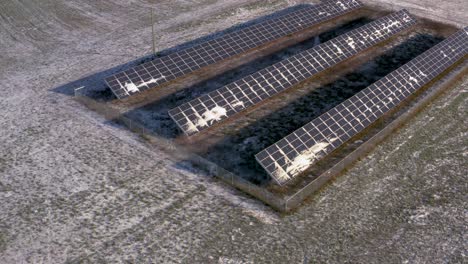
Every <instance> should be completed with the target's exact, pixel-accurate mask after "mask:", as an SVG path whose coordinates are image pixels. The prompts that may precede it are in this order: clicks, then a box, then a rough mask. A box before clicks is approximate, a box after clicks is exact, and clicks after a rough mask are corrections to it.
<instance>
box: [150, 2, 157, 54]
mask: <svg viewBox="0 0 468 264" xmlns="http://www.w3.org/2000/svg"><path fill="white" fill-rule="evenodd" d="M151 39H152V40H153V56H154V57H156V39H155V36H154V11H153V8H151Z"/></svg>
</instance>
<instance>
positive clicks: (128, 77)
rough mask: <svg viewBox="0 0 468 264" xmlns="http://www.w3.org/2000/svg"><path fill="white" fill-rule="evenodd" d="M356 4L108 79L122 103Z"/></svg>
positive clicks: (309, 12) (317, 8) (325, 8)
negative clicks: (123, 99) (124, 99)
mask: <svg viewBox="0 0 468 264" xmlns="http://www.w3.org/2000/svg"><path fill="white" fill-rule="evenodd" d="M361 6H362V4H361V3H360V2H358V1H356V0H340V1H329V2H327V3H323V4H319V5H314V6H310V7H306V8H302V9H300V10H298V11H295V12H292V13H290V14H287V15H283V16H281V17H278V18H276V19H270V20H267V21H265V22H262V23H259V24H256V25H253V26H250V27H246V28H243V29H241V30H238V31H235V32H233V33H228V34H225V35H223V36H221V37H218V38H215V39H212V40H209V41H206V42H204V43H202V44H199V45H197V46H194V47H191V48H188V49H184V50H182V51H179V52H175V53H173V54H170V55H168V56H165V57H162V58H158V59H155V60H152V61H150V62H147V63H144V64H141V65H138V66H136V67H134V68H131V69H129V70H126V71H123V72H120V73H117V74H115V75H113V76H110V77H108V78H106V79H105V81H106V83H107V85H108V86H109V88H110V89H111V90H112V92H113V93H114V94H115V96H116V97H117V98H119V99H122V98H125V97H128V96H131V95H133V94H136V93H139V92H142V91H144V90H148V89H151V88H154V87H156V86H158V85H161V84H163V83H165V82H168V81H171V80H173V79H176V78H178V77H180V76H183V75H186V74H189V73H191V72H194V71H196V70H198V69H200V68H202V67H205V66H207V65H210V64H214V63H217V62H219V61H222V60H225V59H227V58H229V57H232V56H235V55H238V54H241V53H243V52H246V51H248V50H250V49H253V48H257V47H259V46H261V45H263V44H266V43H268V42H270V41H273V40H275V39H279V38H281V37H284V36H287V35H289V34H292V33H296V32H299V31H301V30H303V29H306V28H308V27H311V26H313V25H316V24H319V23H321V22H324V21H327V20H331V19H333V18H335V17H338V16H340V15H343V14H345V13H348V12H350V11H352V10H355V9H357V8H360V7H361Z"/></svg>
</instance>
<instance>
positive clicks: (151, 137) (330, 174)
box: [74, 59, 468, 213]
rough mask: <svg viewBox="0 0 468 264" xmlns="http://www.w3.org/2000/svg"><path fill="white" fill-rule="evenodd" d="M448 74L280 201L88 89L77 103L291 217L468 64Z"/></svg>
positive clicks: (445, 87) (465, 70)
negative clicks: (152, 130) (152, 129)
mask: <svg viewBox="0 0 468 264" xmlns="http://www.w3.org/2000/svg"><path fill="white" fill-rule="evenodd" d="M448 71H449V72H448V73H447V74H444V73H443V74H442V75H440V76H438V77H436V78H435V79H434V80H432V81H431V82H429V83H428V84H426V85H425V86H424V87H429V88H428V89H426V90H424V87H423V88H422V89H423V90H424V91H423V92H422V94H420V95H418V96H417V98H415V99H414V100H411V102H413V103H414V105H411V106H409V107H408V108H407V109H404V111H403V112H402V113H398V111H397V113H393V114H394V115H397V117H396V118H395V119H394V120H392V121H391V122H390V123H388V124H387V125H386V126H385V127H383V128H382V129H381V130H380V131H379V132H377V133H376V134H375V135H373V136H372V137H371V138H369V139H368V140H366V141H365V142H363V143H362V144H361V145H360V146H358V147H357V148H356V149H355V150H354V151H352V152H351V153H349V154H347V155H346V156H345V157H343V158H342V159H341V160H340V161H339V162H338V163H336V164H335V165H333V166H332V167H331V168H329V169H328V170H326V171H325V172H324V173H321V174H320V175H319V176H318V177H316V178H315V179H314V180H312V181H310V182H309V183H308V184H306V185H305V186H304V187H302V188H301V189H299V190H298V191H296V192H294V194H292V195H289V196H288V197H285V198H281V197H278V196H277V195H275V194H274V193H272V192H270V191H268V190H266V189H265V188H262V187H261V186H258V185H255V184H253V183H250V182H249V181H247V180H245V179H243V178H241V177H240V176H238V175H236V174H234V173H232V172H230V171H227V170H225V169H224V168H222V167H221V166H219V165H217V164H215V163H213V162H211V161H208V160H206V159H205V158H203V157H201V156H199V155H197V154H194V153H191V152H189V151H187V150H186V149H185V148H184V147H182V146H179V145H177V144H176V143H175V142H173V141H171V140H169V139H166V138H162V137H160V136H158V135H156V134H155V133H153V132H151V131H150V130H148V129H147V128H145V126H144V125H142V124H140V123H138V122H135V121H134V120H132V119H130V118H127V117H125V116H124V115H122V113H121V112H120V111H119V110H118V109H114V108H112V107H110V106H108V105H106V104H103V103H102V102H99V101H96V100H95V99H92V98H90V97H88V96H87V95H86V94H87V93H86V89H85V88H82V89H81V88H79V89H76V90H75V95H74V99H75V100H76V101H78V102H80V103H81V104H83V105H85V106H86V107H87V108H89V109H91V110H93V111H95V112H97V113H99V114H100V115H102V116H103V117H104V118H105V119H106V120H109V121H113V122H120V123H122V124H123V125H125V126H126V127H127V128H129V129H130V130H131V131H133V132H135V133H137V134H139V135H141V136H142V137H143V138H145V139H146V140H148V141H149V142H150V143H152V144H154V143H157V147H158V151H159V150H162V151H164V152H165V153H167V154H169V155H171V156H172V157H173V158H175V159H177V160H179V161H181V160H183V161H190V162H192V163H194V165H197V166H199V167H201V168H202V169H204V170H207V171H208V172H209V174H210V175H213V176H215V177H217V178H218V179H220V180H222V181H223V182H225V183H227V184H229V185H231V186H233V187H235V188H237V189H239V190H241V191H243V192H245V193H247V194H249V195H251V196H253V197H255V198H257V199H259V200H261V201H263V202H264V203H266V204H268V205H269V206H271V207H272V208H274V209H276V210H278V211H279V212H283V213H287V212H291V211H292V210H294V209H296V208H297V207H299V206H300V205H301V204H302V203H303V202H304V201H305V200H306V199H307V198H310V197H311V195H312V194H313V193H315V192H316V191H317V190H318V189H320V188H321V187H322V186H323V185H325V184H327V183H328V182H329V181H330V180H331V179H333V178H335V177H336V176H338V175H340V174H341V173H342V172H343V171H344V170H345V169H347V168H349V166H350V165H352V164H354V163H355V162H356V161H358V160H359V159H361V158H362V157H364V156H365V155H366V154H367V153H368V152H370V151H371V150H372V149H373V148H375V146H376V145H377V144H378V143H380V142H382V141H383V140H384V139H385V138H386V137H387V136H389V135H390V134H391V133H392V132H393V131H395V130H397V129H398V128H400V127H401V126H402V125H405V124H406V123H407V121H408V120H409V119H411V118H412V117H413V116H414V115H415V114H417V113H418V112H419V111H421V110H422V109H424V108H425V107H426V106H427V105H428V104H429V103H430V102H432V101H433V100H434V99H436V98H437V97H438V96H439V95H440V94H442V93H443V92H446V91H447V90H449V89H450V88H452V87H453V86H452V87H451V84H453V83H454V82H458V81H459V80H460V78H461V77H462V76H463V75H464V74H466V73H468V61H466V60H464V59H462V60H461V61H460V62H459V63H457V64H456V65H454V66H453V69H452V68H450V69H449V70H448Z"/></svg>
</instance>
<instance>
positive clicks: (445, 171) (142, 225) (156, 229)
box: [0, 0, 468, 263]
mask: <svg viewBox="0 0 468 264" xmlns="http://www.w3.org/2000/svg"><path fill="white" fill-rule="evenodd" d="M156 2H157V3H156ZM294 3H295V2H294V1H282V0H277V1H255V0H239V1H227V0H197V1H185V0H176V1H144V0H132V1H122V0H112V1H85V0H78V1H52V0H45V1H16V0H14V1H7V2H6V3H2V4H1V5H0V19H1V21H0V49H1V50H0V69H1V70H0V77H1V78H2V85H1V87H2V91H3V96H2V100H0V107H1V109H2V110H1V111H0V212H1V214H0V262H1V263H64V262H68V263H82V262H83V263H106V262H107V263H119V262H130V263H272V262H273V263H285V262H289V263H308V262H310V263H323V262H331V263H342V262H344V261H351V262H359V263H363V262H365V263H375V262H379V263H395V262H397V263H399V262H407V263H428V262H432V263H441V262H442V263H443V262H452V263H457V262H458V263H460V262H463V261H466V233H467V231H466V219H467V213H466V211H467V209H468V206H467V202H466V201H467V199H466V193H468V186H467V178H466V177H467V176H466V171H467V167H468V164H467V160H468V156H467V155H468V151H467V147H468V146H467V144H466V138H467V136H468V135H467V132H466V131H468V120H467V117H466V113H467V107H468V96H467V91H468V80H467V79H466V78H465V80H464V81H463V84H462V85H459V86H457V87H455V88H453V89H452V90H450V91H448V92H447V93H446V94H444V95H443V96H442V97H440V98H439V99H438V100H437V101H435V102H434V103H432V104H431V105H430V106H429V107H427V108H426V109H425V110H424V111H422V112H421V113H420V114H419V115H418V116H417V117H415V118H414V119H412V120H411V123H410V124H408V125H406V126H405V127H404V128H402V129H401V130H400V131H399V132H398V133H397V134H395V135H394V136H392V137H391V138H389V139H388V140H387V141H385V143H383V144H382V145H381V146H379V147H377V149H375V150H374V151H373V152H372V153H371V154H370V155H369V156H367V157H366V158H365V159H363V160H362V161H361V162H359V163H358V164H357V165H356V166H354V167H353V168H352V169H350V170H349V171H348V172H347V173H346V174H345V175H343V176H341V177H340V178H338V179H337V180H336V181H334V182H333V183H331V184H330V185H329V186H328V187H327V188H325V189H323V191H322V192H320V193H319V194H318V195H316V196H314V197H313V199H311V201H309V202H308V204H307V205H306V206H303V207H301V208H300V210H299V211H297V212H296V213H294V214H291V215H286V216H284V215H279V214H277V213H276V212H273V211H272V210H271V209H269V208H268V207H267V206H264V205H263V204H261V203H259V202H258V201H256V200H254V199H252V198H250V197H247V196H245V195H243V194H242V193H241V192H238V191H236V190H233V189H232V188H230V187H228V186H225V185H223V184H221V183H219V182H218V181H216V180H214V179H212V178H210V177H207V176H206V175H204V173H203V172H200V171H197V170H196V169H193V168H187V167H186V166H181V165H180V164H178V163H176V162H175V161H173V160H172V159H171V158H170V157H168V156H166V155H165V154H163V153H162V152H158V151H157V150H155V149H153V148H150V147H149V146H147V145H146V144H145V143H144V142H142V140H141V139H139V138H137V137H136V136H135V135H133V134H132V133H130V132H128V131H127V130H126V129H124V128H122V127H119V126H116V125H113V124H109V123H108V122H105V120H103V119H102V118H100V117H99V116H98V115H96V114H95V113H93V112H91V111H89V110H87V109H86V108H85V107H83V106H82V105H80V104H79V103H77V102H76V101H74V100H73V99H72V97H71V95H72V91H73V88H75V87H80V86H82V85H102V84H101V83H99V82H97V83H89V82H88V83H83V82H81V81H79V80H81V79H83V78H85V77H87V76H93V75H96V78H91V79H92V80H99V79H102V78H98V77H100V76H102V77H104V76H106V75H107V74H108V73H107V72H103V70H106V69H110V68H112V67H116V66H118V65H121V64H124V63H126V62H128V61H131V60H135V59H138V58H141V57H143V56H145V55H147V54H148V53H149V52H150V50H151V38H150V37H148V36H150V33H151V29H150V27H149V23H148V21H149V12H148V7H150V6H154V7H156V8H157V10H158V16H157V19H158V22H157V31H158V32H160V40H159V43H160V44H159V46H160V48H161V49H166V48H170V47H174V46H177V45H179V44H182V43H184V42H187V41H190V40H192V39H196V38H199V37H201V36H204V35H207V34H210V33H213V32H216V31H219V30H222V29H225V28H228V27H230V26H231V25H232V24H235V23H240V22H244V21H247V20H251V19H254V18H257V17H259V16H262V15H266V14H269V13H272V12H274V11H276V10H280V9H283V8H285V7H287V6H288V5H293V4H294ZM87 79H88V80H89V79H90V78H87Z"/></svg>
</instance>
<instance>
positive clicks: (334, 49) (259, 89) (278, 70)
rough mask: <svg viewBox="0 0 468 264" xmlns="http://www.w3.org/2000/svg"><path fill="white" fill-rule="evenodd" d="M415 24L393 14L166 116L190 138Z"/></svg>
mask: <svg viewBox="0 0 468 264" xmlns="http://www.w3.org/2000/svg"><path fill="white" fill-rule="evenodd" d="M415 23H416V21H415V20H414V19H413V18H412V17H411V16H410V15H409V13H408V12H407V11H406V10H402V11H400V12H397V13H393V14H391V15H388V16H386V17H384V18H381V19H379V20H377V21H374V22H372V23H369V24H367V25H364V26H362V27H360V28H358V29H355V30H353V31H350V32H348V33H346V34H343V35H340V36H338V37H337V38H335V39H332V40H330V41H328V42H325V43H323V44H320V45H318V46H315V47H313V48H311V49H309V50H307V51H304V52H301V53H299V54H297V55H295V56H292V57H291V58H288V59H286V60H283V61H281V62H279V63H276V64H274V65H272V66H270V67H268V68H265V69H263V70H261V71H259V72H256V73H254V74H252V75H250V76H247V77H245V78H243V79H240V80H238V81H236V82H233V83H231V84H228V85H227V86H224V87H222V88H220V89H218V90H215V91H213V92H210V93H208V94H205V95H203V96H201V97H199V98H196V99H194V100H192V101H190V102H188V103H185V104H183V105H180V106H179V107H176V108H174V109H171V110H170V111H169V115H170V116H171V118H172V119H173V120H174V121H175V122H176V123H177V125H178V126H179V127H180V128H181V129H182V130H183V131H184V133H185V134H186V135H188V136H191V135H194V134H196V133H198V132H200V131H201V130H203V129H206V128H208V127H210V126H212V125H214V124H216V123H218V122H220V121H222V120H224V119H226V118H228V117H230V116H233V115H234V114H236V113H238V112H241V111H243V110H244V109H246V108H248V107H250V106H253V105H255V104H258V103H260V102H261V101H263V100H265V99H267V98H270V97H272V96H274V95H276V94H278V93H280V92H282V91H284V90H286V89H288V88H290V87H292V86H294V85H296V84H298V83H300V82H302V81H304V80H306V79H308V78H310V77H311V76H313V75H315V74H317V73H319V72H321V71H323V70H325V69H327V68H330V67H332V66H334V65H336V64H337V63H340V62H342V61H344V60H346V59H348V58H350V57H352V56H354V55H356V54H358V53H360V52H362V51H363V50H366V49H368V48H369V47H371V46H373V45H375V44H377V43H379V42H381V41H384V40H385V39H387V38H389V37H391V36H393V35H395V34H397V33H398V32H400V31H402V30H404V29H406V28H408V27H410V26H412V25H414V24H415Z"/></svg>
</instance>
